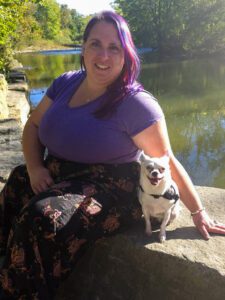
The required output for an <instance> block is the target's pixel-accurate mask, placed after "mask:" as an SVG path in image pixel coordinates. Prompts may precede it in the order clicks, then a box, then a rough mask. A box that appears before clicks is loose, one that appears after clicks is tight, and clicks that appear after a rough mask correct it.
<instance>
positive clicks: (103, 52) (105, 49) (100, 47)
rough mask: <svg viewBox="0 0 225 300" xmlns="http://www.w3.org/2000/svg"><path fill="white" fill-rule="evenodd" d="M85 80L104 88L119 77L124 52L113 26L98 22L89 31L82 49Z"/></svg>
mask: <svg viewBox="0 0 225 300" xmlns="http://www.w3.org/2000/svg"><path fill="white" fill-rule="evenodd" d="M83 57H84V63H85V67H86V72H87V79H88V80H89V79H90V80H91V82H93V83H95V84H97V85H99V86H102V87H104V88H106V87H107V86H108V85H110V84H111V83H113V82H114V81H115V80H116V79H117V78H118V76H119V75H120V73H121V71H122V69H123V65H124V50H123V48H122V46H121V43H120V40H119V37H118V34H117V31H116V29H115V27H114V26H113V24H111V23H108V22H105V21H100V22H98V23H97V24H95V25H94V27H93V28H92V29H91V31H90V34H89V36H88V38H87V41H86V42H85V44H84V48H83Z"/></svg>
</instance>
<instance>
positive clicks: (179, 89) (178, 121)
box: [17, 50, 225, 188]
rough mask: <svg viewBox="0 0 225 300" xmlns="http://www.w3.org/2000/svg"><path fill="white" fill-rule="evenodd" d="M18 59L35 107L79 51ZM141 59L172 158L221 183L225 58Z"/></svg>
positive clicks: (203, 180)
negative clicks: (163, 119)
mask: <svg viewBox="0 0 225 300" xmlns="http://www.w3.org/2000/svg"><path fill="white" fill-rule="evenodd" d="M17 59H18V60H19V61H20V62H21V63H22V64H23V66H24V67H25V71H26V75H27V78H28V81H29V87H30V100H31V101H32V103H33V105H34V106H35V105H36V104H37V103H38V102H39V101H40V99H41V97H42V96H43V95H44V93H45V90H46V88H47V87H48V86H49V84H50V83H51V82H52V80H53V79H54V78H55V77H57V76H58V75H60V74H61V73H63V72H65V71H68V70H73V69H78V68H79V50H64V51H56V52H54V51H48V52H45V51H43V52H41V53H23V54H19V55H17ZM141 59H142V70H141V74H140V81H141V83H142V84H143V85H144V87H145V89H147V90H148V91H150V92H151V93H152V94H154V96H155V97H156V98H157V99H158V101H159V103H160V105H161V106H162V108H163V110H164V113H165V115H166V120H167V125H168V131H169V136H170V140H171V145H172V148H173V151H174V153H175V155H176V157H177V158H178V159H179V161H180V162H181V163H182V164H183V166H184V167H185V169H186V170H187V172H188V173H189V175H190V176H191V178H192V180H193V182H194V184H195V185H204V186H212V187H219V188H225V57H217V58H215V57H214V58H210V59H209V58H202V59H193V60H183V61H168V62H165V61H164V62H157V61H156V60H155V59H152V56H151V55H149V54H142V55H141Z"/></svg>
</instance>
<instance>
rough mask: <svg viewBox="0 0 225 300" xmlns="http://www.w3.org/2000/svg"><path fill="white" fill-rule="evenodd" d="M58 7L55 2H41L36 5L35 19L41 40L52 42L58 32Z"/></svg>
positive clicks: (51, 0)
mask: <svg viewBox="0 0 225 300" xmlns="http://www.w3.org/2000/svg"><path fill="white" fill-rule="evenodd" d="M60 17H61V16H60V7H59V5H58V4H57V3H56V1H55V0H42V1H41V2H40V3H38V5H37V11H36V13H35V18H36V20H37V22H38V23H39V24H40V27H41V29H42V32H43V38H45V39H49V40H54V39H55V38H56V37H57V35H58V34H59V32H60V19H61V18H60Z"/></svg>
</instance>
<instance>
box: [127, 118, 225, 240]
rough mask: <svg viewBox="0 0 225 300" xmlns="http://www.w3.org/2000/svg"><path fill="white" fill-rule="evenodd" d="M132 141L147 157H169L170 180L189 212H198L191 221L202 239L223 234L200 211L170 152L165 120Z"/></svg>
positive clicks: (223, 230)
mask: <svg viewBox="0 0 225 300" xmlns="http://www.w3.org/2000/svg"><path fill="white" fill-rule="evenodd" d="M133 141H134V143H135V144H136V145H137V147H138V148H140V149H142V150H143V151H144V152H145V153H146V154H147V155H149V156H152V157H161V156H163V155H165V154H167V155H168V156H169V158H170V168H171V174H172V178H173V179H174V181H175V182H176V184H177V185H178V188H179V191H180V196H181V199H182V201H183V203H184V204H185V206H186V207H187V208H188V209H189V211H190V212H197V211H199V212H198V213H197V214H195V215H194V216H193V221H194V223H195V225H196V227H197V228H198V230H199V231H200V232H201V234H202V235H203V236H204V238H206V239H208V238H209V234H208V232H216V233H223V234H225V226H224V225H222V226H217V225H216V224H214V222H213V221H212V220H210V218H209V217H208V215H207V214H206V212H205V211H202V208H203V206H202V203H201V200H200V198H199V196H198V194H197V192H196V190H195V187H194V185H193V183H192V181H191V179H190V177H189V176H188V174H187V172H186V171H185V169H184V168H183V166H182V165H181V164H180V163H179V162H178V160H177V159H176V158H175V156H174V154H173V152H172V149H171V146H170V141H169V137H168V132H167V127H166V122H165V120H164V119H161V120H160V121H158V122H156V123H155V124H153V125H152V126H150V127H148V128H146V129H145V130H143V131H142V132H140V133H139V134H137V135H136V136H134V137H133Z"/></svg>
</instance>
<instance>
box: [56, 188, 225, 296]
mask: <svg viewBox="0 0 225 300" xmlns="http://www.w3.org/2000/svg"><path fill="white" fill-rule="evenodd" d="M197 189H198V192H199V194H200V195H201V198H202V201H203V203H204V205H205V207H206V209H207V210H208V211H209V212H210V215H211V216H212V217H213V218H215V219H217V220H220V221H223V222H225V190H223V189H217V188H208V187H197ZM167 232H168V234H167V238H168V239H167V240H166V242H165V243H163V244H160V243H159V242H158V231H157V230H156V231H155V232H154V234H153V236H152V237H151V238H147V237H146V236H145V234H144V222H141V223H140V224H138V225H137V226H136V227H135V228H131V229H129V231H126V232H124V233H121V234H119V235H117V236H115V237H112V238H107V239H102V240H100V241H98V242H97V243H96V245H95V246H94V247H93V248H92V249H90V250H89V251H88V252H87V253H86V254H85V255H84V257H83V258H82V260H80V262H79V263H78V265H77V267H76V269H75V270H74V271H73V273H72V274H71V275H70V277H69V278H68V279H67V280H66V281H65V282H64V283H63V285H62V286H61V288H60V289H59V291H58V293H57V297H56V300H64V299H66V300H70V299H71V300H72V299H78V300H79V299H82V300H90V299H91V300H92V299H93V300H94V299H95V300H105V299H108V300H110V299H112V300H114V299H115V300H116V299H121V300H128V299H129V300H145V299H146V300H147V299H160V300H161V299H179V300H180V299H182V300H183V299H189V300H190V299H204V300H217V299H218V300H219V299H220V300H221V299H224V298H225V255H224V249H225V236H219V235H213V236H212V237H211V239H210V240H209V241H205V240H203V239H202V238H201V236H200V235H199V233H198V232H197V230H196V229H195V227H194V226H193V223H192V220H191V218H190V214H189V212H188V211H187V209H186V208H183V210H182V212H181V216H180V217H179V219H177V220H176V221H175V222H174V223H173V224H171V225H170V226H168V231H167Z"/></svg>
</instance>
